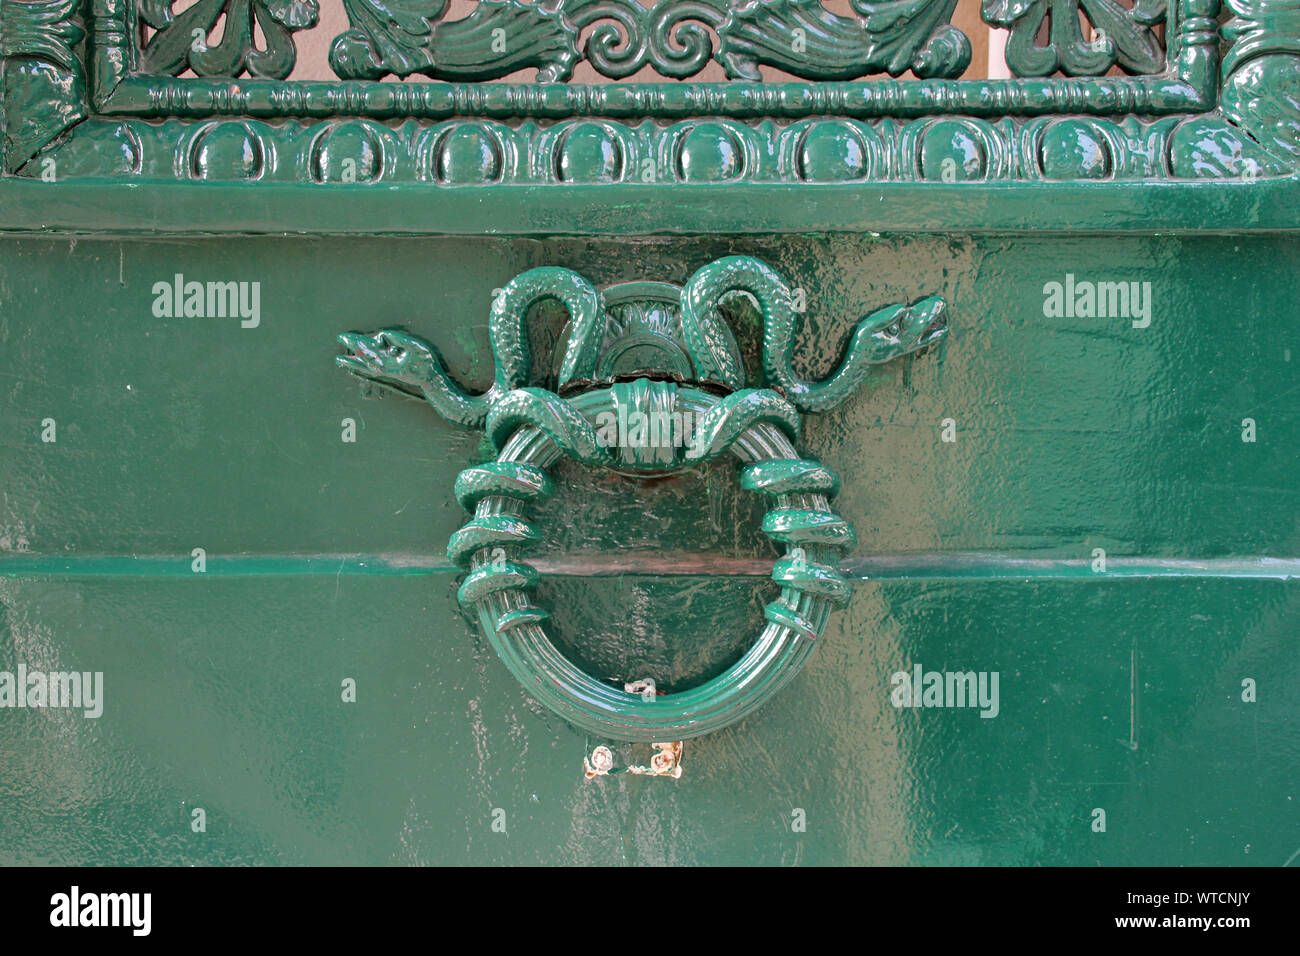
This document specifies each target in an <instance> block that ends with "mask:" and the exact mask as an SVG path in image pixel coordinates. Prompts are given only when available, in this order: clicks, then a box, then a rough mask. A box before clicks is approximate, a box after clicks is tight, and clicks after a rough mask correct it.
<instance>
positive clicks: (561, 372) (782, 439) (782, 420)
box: [337, 256, 947, 743]
mask: <svg viewBox="0 0 1300 956" xmlns="http://www.w3.org/2000/svg"><path fill="white" fill-rule="evenodd" d="M733 293H748V294H749V295H750V296H752V297H753V299H754V300H755V301H756V302H757V303H758V307H759V310H760V313H761V315H762V321H763V344H762V356H763V360H762V366H763V367H762V373H763V379H764V383H765V387H762V388H747V387H745V382H746V376H745V368H744V366H743V363H742V360H741V355H740V350H739V348H738V347H737V345H736V340H735V337H734V335H733V333H732V330H731V328H730V326H729V325H728V324H727V322H726V320H725V319H724V318H723V316H722V314H721V313H720V311H719V308H718V307H719V304H720V303H721V302H722V301H723V300H724V299H725V298H726V297H728V296H730V295H731V294H733ZM546 299H555V300H558V301H559V302H560V303H562V304H563V305H564V306H565V308H567V310H568V312H569V315H570V320H569V325H568V332H567V340H566V345H565V348H564V352H563V355H562V356H557V359H558V361H557V363H556V364H557V365H558V368H557V369H556V372H555V374H554V375H553V376H552V379H553V381H552V382H551V383H550V384H551V385H552V386H553V388H552V389H547V388H541V387H538V386H537V385H533V384H530V383H529V369H530V358H529V354H528V337H527V334H526V329H525V321H526V318H527V315H528V312H529V309H530V307H531V306H533V305H534V304H535V303H538V302H541V301H542V300H546ZM943 313H944V302H943V300H942V299H940V298H938V297H935V296H931V297H928V298H925V299H921V300H920V301H918V302H916V303H914V304H912V305H906V306H905V305H893V306H888V307H886V308H883V309H880V310H879V311H876V312H874V313H872V314H871V315H869V316H867V317H866V318H865V319H863V320H862V321H861V322H859V323H858V326H857V329H856V330H855V332H854V333H853V336H852V339H851V340H850V342H849V345H848V349H847V351H846V353H845V355H844V358H843V360H842V361H841V363H840V365H839V367H838V368H837V369H836V371H835V372H834V373H833V374H832V375H831V376H830V377H829V378H827V379H825V380H824V381H821V382H816V383H811V382H806V381H803V380H801V379H800V378H799V377H798V376H797V375H796V374H795V373H794V371H793V370H792V368H791V353H792V351H793V348H794V337H795V327H796V320H797V317H798V313H797V311H796V309H795V303H794V300H793V297H792V292H791V289H790V287H789V286H788V285H787V284H786V282H785V281H784V280H783V279H782V278H781V277H780V276H779V275H778V274H777V273H776V272H775V271H774V270H773V269H772V268H770V267H769V266H767V265H766V264H764V263H763V262H760V261H759V260H758V259H754V258H750V257H747V256H729V257H727V258H724V259H719V260H717V261H715V262H712V263H709V264H708V265H706V266H704V267H702V268H701V269H699V270H698V271H697V272H696V273H695V274H694V275H693V276H691V278H690V280H689V281H688V282H687V283H686V285H685V286H684V287H678V286H675V285H670V284H668V283H663V282H631V283H625V284H621V285H616V286H612V287H610V288H607V289H605V290H604V291H603V292H602V291H600V290H598V289H596V288H595V286H593V285H592V284H591V283H590V282H588V281H587V280H586V279H584V278H583V277H582V276H580V275H578V274H577V273H575V272H572V271H570V270H568V269H562V268H557V267H552V266H547V267H542V268H537V269H530V270H529V271H527V272H525V273H523V274H522V275H520V276H518V277H517V278H515V279H514V280H512V281H511V282H510V283H509V284H508V285H506V287H505V288H504V289H502V290H501V291H500V292H499V293H498V294H497V296H496V298H495V299H494V301H493V303H492V314H491V319H490V323H489V332H490V336H491V340H492V352H493V357H494V360H495V376H494V380H493V383H492V386H491V387H490V388H489V389H488V390H487V391H486V392H484V393H483V394H481V395H470V394H468V393H466V392H465V391H464V390H463V389H462V388H461V387H460V386H459V385H457V384H456V382H455V381H454V380H453V379H452V378H451V376H450V375H449V374H448V372H447V369H446V366H445V365H444V363H443V361H442V358H441V356H440V355H439V354H438V351H437V350H436V349H435V348H434V347H433V346H432V345H430V344H429V343H428V342H425V341H424V340H423V339H420V338H418V337H416V336H414V335H411V334H409V333H407V332H404V331H400V330H397V329H383V330H380V331H378V332H375V333H373V334H367V333H359V332H345V333H343V334H342V335H340V336H339V337H338V340H339V342H340V343H341V344H342V345H343V347H344V349H345V353H344V354H343V355H340V356H338V359H337V361H338V364H339V365H340V366H342V367H343V368H345V369H347V370H348V371H349V372H352V373H353V374H355V375H358V376H360V377H362V378H365V379H369V380H371V381H374V382H377V383H379V384H381V385H386V386H390V387H393V388H397V389H400V390H403V391H406V392H409V393H412V394H415V395H418V396H420V397H422V398H424V399H425V400H427V401H428V402H429V404H431V405H432V406H433V407H434V408H435V409H437V411H438V412H439V413H440V414H441V415H442V416H443V417H444V418H447V419H448V420H450V421H453V422H456V423H458V424H461V425H468V426H473V427H485V428H486V430H487V434H488V436H489V437H490V438H491V440H492V442H493V445H494V446H495V447H496V448H497V449H498V450H499V454H498V456H497V458H496V460H495V461H490V462H487V463H485V464H481V465H475V466H472V467H470V468H466V469H465V470H464V471H463V472H461V474H460V476H459V477H458V478H457V480H456V487H455V494H456V498H457V500H458V501H459V502H460V504H461V505H462V506H463V507H464V508H465V509H466V510H467V511H469V512H471V513H472V514H473V517H472V518H471V519H470V520H469V522H468V523H467V524H466V525H465V526H464V527H463V528H462V529H461V530H460V531H458V532H456V534H455V535H453V536H452V538H451V541H450V543H449V544H448V547H447V554H448V557H449V558H450V559H451V560H453V561H455V562H456V563H457V564H459V565H460V566H461V567H464V568H465V569H466V570H467V571H468V575H467V577H466V578H465V580H464V582H463V583H462V584H461V585H460V590H459V592H458V598H459V600H460V603H461V605H462V606H463V607H465V608H466V609H467V610H471V611H473V612H475V613H476V614H477V617H478V621H479V625H480V627H481V628H482V631H483V633H484V635H485V636H486V637H487V640H488V641H489V642H490V643H491V645H492V647H493V648H494V649H495V651H496V652H497V654H498V655H499V656H500V658H501V660H502V661H503V662H504V663H505V665H506V667H508V668H509V669H510V671H511V673H512V674H514V676H515V677H516V678H517V679H518V680H519V681H520V682H521V683H522V684H523V685H524V687H525V688H526V689H527V690H528V691H529V693H531V694H532V695H533V696H534V697H536V698H537V699H538V700H539V701H540V702H541V703H543V704H545V705H546V706H547V707H549V708H550V709H551V710H552V711H554V712H555V713H557V714H559V715H560V716H562V717H563V718H565V719H566V720H568V721H569V722H570V723H572V724H574V725H575V726H578V727H581V728H583V729H585V730H589V731H592V732H593V733H597V734H601V735H603V736H604V737H606V738H609V739H613V740H625V741H636V742H647V743H649V742H655V741H663V740H684V739H687V738H690V737H698V736H701V735H703V734H707V733H711V732H712V731H715V730H718V729H720V728H722V727H725V726H727V725H729V724H731V723H734V722H735V721H737V720H739V719H741V718H742V717H744V716H745V715H747V714H749V713H751V712H752V711H754V710H755V709H756V708H758V707H760V706H761V705H762V704H763V703H764V702H766V701H767V700H768V699H769V698H771V697H772V696H773V695H774V694H775V693H776V692H777V691H778V690H780V689H781V687H783V686H784V685H785V684H786V683H787V682H788V681H789V680H790V679H791V678H792V677H794V675H795V674H797V673H798V672H799V669H800V668H801V667H802V666H803V664H804V661H805V660H806V659H807V657H808V655H809V654H810V653H811V651H812V648H813V645H814V643H815V642H816V640H817V638H818V636H819V635H820V634H821V632H822V630H823V628H824V627H825V625H826V621H827V618H828V617H829V614H830V610H831V607H832V605H841V604H843V603H844V602H846V601H847V600H848V597H849V583H848V581H847V580H846V579H845V577H844V576H843V575H842V574H841V573H840V571H839V569H838V563H839V558H840V556H841V555H842V554H843V553H846V552H848V551H851V550H852V549H853V547H854V546H855V544H856V539H855V536H854V532H853V528H852V525H851V524H850V523H849V522H848V521H847V520H845V519H844V518H843V517H842V516H841V515H839V514H838V513H837V512H836V511H834V510H833V509H832V508H831V506H830V503H829V500H830V499H831V498H832V497H833V496H834V495H835V493H836V491H837V490H838V485H839V480H838V479H837V478H836V476H835V474H834V472H832V471H831V469H830V468H828V467H826V466H825V465H823V464H821V463H819V462H817V461H815V460H813V459H811V458H807V457H804V456H801V455H800V454H799V453H798V452H797V451H796V450H795V446H794V443H795V442H796V441H797V440H798V437H799V431H800V424H801V423H800V413H803V412H822V411H826V410H827V409H830V408H833V407H835V406H836V405H838V404H839V403H840V402H842V401H843V400H844V399H845V398H847V397H848V396H849V395H850V394H852V392H853V391H854V390H855V389H856V388H857V387H858V386H859V385H860V384H861V383H862V381H863V380H864V379H865V377H866V375H867V373H868V372H869V371H870V368H871V366H873V365H878V364H880V363H882V362H888V361H890V360H891V359H894V358H898V357H900V356H903V355H907V354H910V353H913V352H917V351H919V350H921V349H924V348H926V347H927V346H930V345H934V344H935V343H937V342H939V341H940V339H942V338H943V336H944V334H945V333H946V331H947V326H946V324H945V322H944V317H943ZM629 422H632V423H633V424H632V426H631V427H629V426H628V423H629ZM655 428H661V429H667V430H673V431H674V434H672V435H671V436H670V440H666V441H665V440H658V441H654V440H647V439H648V437H649V436H647V435H646V434H645V431H646V430H653V429H655ZM678 430H680V433H678ZM638 434H639V435H640V437H639V439H638V438H637V437H636V436H637V435H638ZM660 437H661V438H662V437H663V436H660ZM679 439H680V440H679ZM727 452H730V453H731V454H733V455H735V456H736V457H737V458H738V459H740V461H741V463H742V467H741V469H740V484H741V487H743V488H745V489H746V490H749V491H754V492H757V493H759V494H761V495H764V496H765V497H766V498H767V499H768V500H770V501H771V507H770V509H769V510H768V512H767V514H766V515H765V517H764V518H763V523H762V530H763V532H764V534H766V535H767V536H768V538H770V539H771V540H772V542H773V543H774V544H776V545H777V547H778V548H779V549H782V550H783V551H784V553H783V554H782V555H781V557H779V558H777V560H776V561H775V563H774V564H773V566H772V579H773V580H774V581H776V582H777V583H778V584H779V585H780V586H781V593H780V596H779V597H778V598H777V599H776V600H774V601H772V602H771V603H770V604H768V605H767V607H766V609H765V617H766V625H765V627H764V628H763V631H762V633H761V634H760V635H759V637H758V639H757V641H755V643H754V644H753V646H752V647H750V648H749V650H748V651H747V652H746V653H745V654H744V655H743V656H742V657H741V658H740V660H738V661H737V662H736V663H735V664H733V665H732V666H731V667H730V668H729V669H728V670H727V671H726V672H724V673H723V674H721V675H719V676H717V677H715V678H713V679H712V680H709V681H707V682H706V683H704V684H701V685H700V686H698V687H694V688H692V689H690V690H685V691H681V692H678V693H672V694H662V695H643V694H636V693H631V692H628V691H626V690H623V689H621V688H619V687H617V686H615V685H613V684H611V683H608V682H606V681H603V680H600V679H598V678H596V677H593V676H592V675H590V674H588V673H586V672H584V671H583V670H581V669H579V668H578V667H577V666H575V665H574V664H573V663H572V662H570V661H569V660H568V659H567V658H566V657H565V656H564V655H563V654H562V653H560V651H559V650H558V649H557V648H556V647H555V645H554V644H552V643H551V641H550V639H549V638H548V637H547V635H546V631H545V629H544V627H543V624H544V621H545V620H546V618H547V616H548V615H547V611H546V610H545V609H543V608H541V607H538V606H537V605H535V604H534V603H533V602H532V600H531V599H530V597H529V594H528V592H529V590H530V589H531V588H532V587H533V586H534V585H535V584H536V581H537V572H536V571H535V570H534V569H533V568H532V567H531V566H530V565H529V564H527V563H526V562H525V561H524V559H523V557H522V552H523V551H524V550H525V549H526V548H527V547H528V546H530V545H532V544H534V543H535V542H536V541H537V538H538V535H537V531H536V529H535V527H534V526H533V524H532V523H531V522H530V521H529V520H528V517H527V514H526V511H527V508H528V507H529V506H531V505H533V504H534V503H536V502H539V501H541V500H542V499H544V498H546V497H547V496H548V495H550V494H551V492H552V484H551V480H550V478H549V476H548V474H547V469H548V468H550V467H551V466H552V465H553V464H554V463H555V462H556V461H558V460H559V459H560V458H561V457H562V456H567V457H569V458H572V459H575V460H577V461H578V462H581V463H582V464H584V465H588V466H592V467H601V468H611V469H616V470H618V471H620V472H623V473H627V474H634V475H644V476H652V475H653V476H662V475H670V474H675V473H680V472H682V471H684V470H686V469H689V468H693V467H695V466H697V465H700V464H703V463H705V462H708V461H712V460H713V459H715V458H718V457H719V456H721V455H723V454H725V453H727Z"/></svg>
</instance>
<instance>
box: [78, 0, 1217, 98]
mask: <svg viewBox="0 0 1300 956" xmlns="http://www.w3.org/2000/svg"><path fill="white" fill-rule="evenodd" d="M91 2H92V4H93V6H92V22H93V23H94V34H95V37H96V41H95V43H94V49H95V53H94V57H93V58H94V64H95V65H94V69H93V73H94V83H93V88H92V101H91V102H92V107H93V109H94V112H95V113H96V114H97V115H100V116H168V117H175V118H208V117H213V116H246V117H249V118H253V119H270V118H274V119H283V118H289V117H295V118H312V119H326V118H334V117H339V116H348V117H364V118H368V119H378V120H392V119H427V120H440V119H449V118H452V117H483V118H487V119H499V120H504V119H524V118H532V119H568V118H573V117H579V116H590V117H601V118H611V119H627V118H641V117H647V116H655V117H659V118H662V119H666V120H672V119H682V118H686V117H699V116H717V117H730V118H785V119H797V118H802V117H806V116H814V115H829V116H843V117H849V118H857V119H863V118H876V117H886V116H891V117H919V116H929V115H938V114H954V115H964V116H978V117H998V116H1034V115H1042V114H1072V113H1080V114H1090V115H1099V116H1100V115H1120V114H1128V113H1134V114H1141V115H1148V116H1153V115H1169V114H1176V113H1183V114H1186V113H1201V112H1206V111H1208V110H1211V109H1213V108H1214V106H1215V103H1216V100H1217V92H1218V84H1217V72H1218V65H1219V29H1218V22H1217V21H1216V19H1215V16H1216V15H1217V13H1218V9H1219V0H1171V2H1170V4H1169V13H1168V19H1167V21H1166V26H1165V36H1166V38H1167V39H1166V41H1165V42H1166V56H1167V63H1168V69H1167V71H1166V72H1165V73H1161V74H1154V75H1147V76H1124V77H1047V78H1041V79H1038V78H1022V77H1017V78H1011V79H1005V80H945V79H914V80H894V79H884V78H881V79H872V80H859V81H852V82H819V81H799V82H787V83H762V82H746V81H740V80H733V81H729V82H722V83H699V82H689V81H685V82H681V81H676V82H657V83H596V84H579V83H507V82H486V83H441V82H410V81H407V82H400V83H395V82H385V81H381V80H342V81H331V80H267V79H257V78H241V79H233V80H226V79H197V78H191V77H184V78H179V77H171V76H149V75H144V74H140V73H137V72H136V69H137V67H138V59H139V50H138V48H137V46H136V44H135V43H134V42H133V39H132V38H133V37H134V36H135V34H136V32H137V24H136V16H135V7H134V4H133V3H132V0H91Z"/></svg>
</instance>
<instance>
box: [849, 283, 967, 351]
mask: <svg viewBox="0 0 1300 956" xmlns="http://www.w3.org/2000/svg"><path fill="white" fill-rule="evenodd" d="M946 309H947V304H946V303H945V302H944V301H943V299H941V298H939V297H938V296H937V295H932V296H927V297H926V298H924V299H921V300H919V301H917V302H913V303H912V304H911V305H895V306H890V307H889V308H886V309H881V310H880V311H879V312H877V313H875V314H874V315H871V316H868V317H867V318H866V319H865V320H863V323H862V325H863V327H864V328H863V330H864V331H866V332H867V342H866V346H867V348H868V350H869V351H870V352H871V362H872V364H879V363H881V362H888V361H890V360H891V359H895V358H898V357H899V356H901V355H910V354H912V353H913V352H919V351H920V350H922V349H925V348H929V347H930V346H931V345H934V344H936V343H937V342H939V341H940V340H941V339H942V338H943V337H944V336H945V335H947V333H948V320H947V318H946V317H945V316H944V311H945V310H946Z"/></svg>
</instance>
